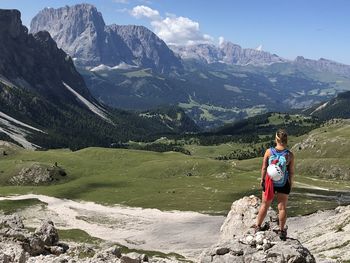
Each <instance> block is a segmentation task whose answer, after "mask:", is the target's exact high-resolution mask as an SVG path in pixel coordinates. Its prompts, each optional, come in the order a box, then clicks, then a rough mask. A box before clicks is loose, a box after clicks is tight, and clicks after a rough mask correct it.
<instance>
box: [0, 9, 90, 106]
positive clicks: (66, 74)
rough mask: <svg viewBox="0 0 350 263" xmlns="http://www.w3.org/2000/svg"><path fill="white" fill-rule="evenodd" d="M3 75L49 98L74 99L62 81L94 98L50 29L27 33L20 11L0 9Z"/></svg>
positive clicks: (12, 81) (22, 86)
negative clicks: (57, 43)
mask: <svg viewBox="0 0 350 263" xmlns="http://www.w3.org/2000/svg"><path fill="white" fill-rule="evenodd" d="M0 38H1V42H0V60H1V63H0V76H2V78H6V79H7V80H9V82H10V83H12V84H13V85H15V86H16V87H19V88H23V89H26V90H29V91H35V92H39V93H40V94H41V95H42V96H45V97H46V98H47V99H50V100H52V99H54V98H55V99H58V100H62V101H66V102H67V101H69V100H71V101H75V98H74V95H73V94H72V93H71V92H70V91H68V90H67V89H66V88H64V86H63V84H62V82H65V83H67V84H68V85H70V86H71V87H73V89H74V90H75V91H76V92H78V93H79V94H81V95H82V96H84V97H85V98H87V99H89V100H92V101H93V100H94V99H93V97H92V96H91V94H90V92H89V90H88V89H87V88H86V86H85V83H84V80H83V78H82V77H81V76H80V74H79V73H78V72H77V71H76V69H75V67H74V65H73V62H72V60H71V59H70V58H69V57H68V56H67V55H66V53H65V52H64V51H63V50H61V49H59V48H57V45H56V43H55V41H53V40H52V38H51V37H50V35H49V34H48V33H47V32H38V33H36V34H34V35H31V34H28V30H27V28H26V27H24V26H23V25H22V22H21V19H20V12H19V11H17V10H0Z"/></svg>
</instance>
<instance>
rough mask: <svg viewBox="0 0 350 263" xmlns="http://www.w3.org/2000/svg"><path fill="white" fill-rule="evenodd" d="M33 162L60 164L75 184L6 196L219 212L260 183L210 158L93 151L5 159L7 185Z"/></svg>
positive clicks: (10, 189)
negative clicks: (43, 196) (30, 194)
mask: <svg viewBox="0 0 350 263" xmlns="http://www.w3.org/2000/svg"><path fill="white" fill-rule="evenodd" d="M27 162H41V163H45V164H53V163H54V162H58V164H59V165H60V166H62V167H63V168H65V169H66V171H67V173H68V176H69V178H71V180H70V181H68V182H66V183H63V184H56V185H52V186H48V187H41V186H39V187H30V186H26V187H23V186H22V187H17V186H2V187H0V192H1V194H2V195H8V194H14V193H28V192H33V193H40V194H47V195H52V196H56V197H61V198H70V199H83V200H91V201H96V202H100V203H106V204H115V203H122V204H127V205H131V206H141V207H156V208H160V209H166V210H168V209H180V210H195V211H208V210H209V211H212V212H217V211H225V210H227V209H228V208H229V206H230V203H231V201H232V192H233V193H236V194H238V195H245V194H246V192H247V191H249V190H250V188H251V186H252V185H254V183H253V182H254V181H255V178H254V177H247V178H245V177H242V176H241V175H240V174H238V173H237V171H236V170H235V169H232V167H231V164H230V163H225V162H220V161H216V160H211V159H208V158H202V157H189V156H186V155H183V154H180V153H173V152H169V153H153V152H144V151H135V150H124V149H103V148H87V149H84V150H81V151H77V152H70V151H62V150H51V151H47V152H30V151H22V152H20V153H18V154H16V155H12V156H7V157H6V158H2V159H1V170H2V171H3V172H2V173H1V176H0V177H1V179H2V180H1V181H2V184H3V185H4V184H5V182H6V178H8V177H9V176H11V175H12V174H14V173H15V172H16V170H18V169H20V167H22V166H23V165H26V163H27ZM188 173H191V174H192V176H187V174H188ZM226 177H229V178H226Z"/></svg>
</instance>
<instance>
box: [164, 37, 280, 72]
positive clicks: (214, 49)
mask: <svg viewBox="0 0 350 263" xmlns="http://www.w3.org/2000/svg"><path fill="white" fill-rule="evenodd" d="M171 48H172V49H173V51H174V52H175V53H177V54H179V55H180V57H181V58H182V59H193V60H198V61H201V62H204V63H208V64H209V63H218V62H221V63H225V64H229V65H240V66H247V65H255V66H263V65H270V64H272V63H281V62H287V60H286V59H284V58H281V57H279V56H277V55H275V54H271V53H269V52H266V51H262V50H256V49H251V48H242V47H241V46H239V45H237V44H234V43H232V42H228V41H225V42H223V43H221V44H220V45H219V46H216V45H214V44H198V45H190V46H171Z"/></svg>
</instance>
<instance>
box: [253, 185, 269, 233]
mask: <svg viewBox="0 0 350 263" xmlns="http://www.w3.org/2000/svg"><path fill="white" fill-rule="evenodd" d="M271 202H272V200H271V201H266V200H265V198H264V192H263V193H262V197H261V206H260V209H259V214H258V217H257V219H256V225H257V226H261V224H262V222H263V221H264V219H265V216H266V214H267V210H268V209H269V207H270V205H271Z"/></svg>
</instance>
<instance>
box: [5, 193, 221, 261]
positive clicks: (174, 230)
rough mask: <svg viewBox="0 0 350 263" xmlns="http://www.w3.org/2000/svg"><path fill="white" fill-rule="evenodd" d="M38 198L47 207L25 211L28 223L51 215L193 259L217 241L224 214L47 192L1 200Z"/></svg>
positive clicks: (65, 224) (67, 225)
mask: <svg viewBox="0 0 350 263" xmlns="http://www.w3.org/2000/svg"><path fill="white" fill-rule="evenodd" d="M30 198H35V199H38V200H40V201H42V202H45V203H47V207H46V208H45V209H42V208H40V207H39V206H38V207H36V208H29V209H26V210H24V211H22V212H21V215H22V216H23V217H24V218H25V220H24V221H25V224H26V225H27V226H29V227H36V226H37V225H39V224H40V222H41V220H43V219H51V220H52V221H54V222H55V225H56V226H57V227H58V228H62V229H72V228H78V229H81V230H84V231H86V232H87V233H89V234H90V235H91V236H94V237H98V238H101V239H103V240H108V241H114V242H118V243H120V244H123V245H126V246H128V247H129V248H138V249H144V250H156V251H161V252H165V253H169V252H176V253H178V254H181V255H184V256H186V257H187V258H189V259H194V258H197V257H198V256H199V254H200V253H201V251H202V250H203V249H204V248H207V247H210V246H212V245H213V244H215V243H216V241H217V240H218V237H219V233H220V227H221V225H222V223H223V221H224V217H223V216H209V215H204V214H200V213H195V212H181V211H169V212H163V211H160V210H158V209H143V208H133V207H126V206H119V205H116V206H104V205H100V204H96V203H93V202H77V201H72V200H67V199H59V198H54V197H49V196H45V195H34V194H28V195H21V196H9V197H0V200H23V199H30Z"/></svg>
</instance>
